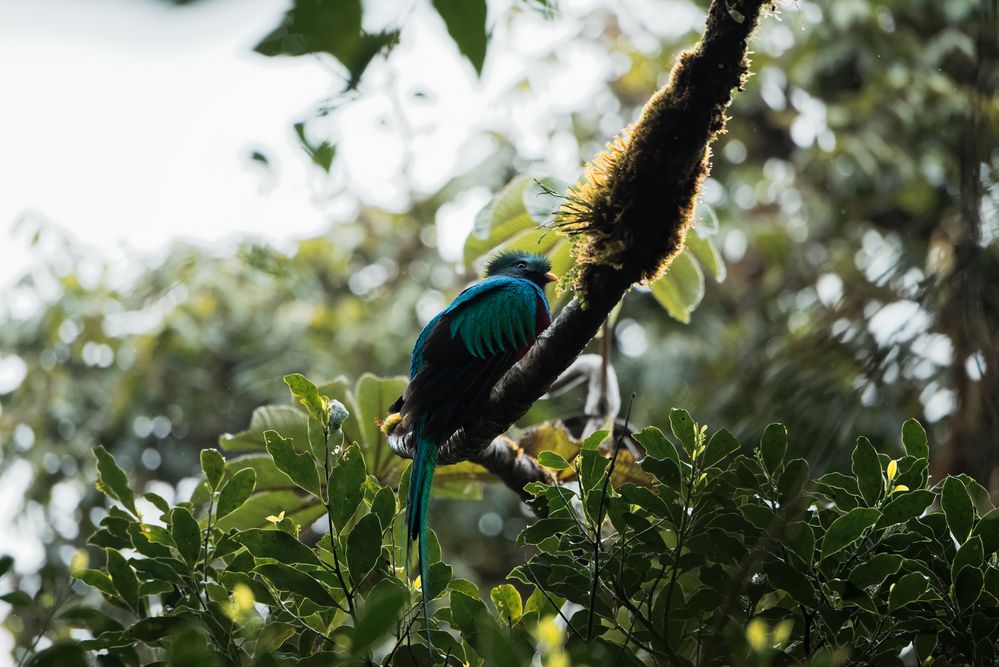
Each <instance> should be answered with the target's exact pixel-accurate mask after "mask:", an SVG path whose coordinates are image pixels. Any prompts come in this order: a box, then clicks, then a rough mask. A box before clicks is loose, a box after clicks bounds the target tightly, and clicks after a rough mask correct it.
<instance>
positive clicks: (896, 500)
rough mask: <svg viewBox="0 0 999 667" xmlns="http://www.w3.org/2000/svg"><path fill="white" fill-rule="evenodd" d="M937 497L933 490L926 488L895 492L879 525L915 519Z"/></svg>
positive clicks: (883, 526) (884, 525)
mask: <svg viewBox="0 0 999 667" xmlns="http://www.w3.org/2000/svg"><path fill="white" fill-rule="evenodd" d="M935 497H936V496H935V495H934V494H933V492H932V491H927V490H926V489H916V490H915V491H900V492H896V493H893V494H892V495H891V501H890V502H889V503H888V504H887V505H885V506H884V508H883V509H882V514H881V518H880V519H879V520H878V526H877V527H878V528H888V527H889V526H894V525H896V524H900V523H905V522H906V521H908V520H909V519H915V518H916V517H918V516H920V515H921V514H922V513H923V512H924V511H925V510H926V508H927V507H929V506H930V503H932V502H933V499H934V498H935Z"/></svg>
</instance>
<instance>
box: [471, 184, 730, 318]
mask: <svg viewBox="0 0 999 667" xmlns="http://www.w3.org/2000/svg"><path fill="white" fill-rule="evenodd" d="M567 195H568V187H567V186H566V185H565V184H564V183H559V182H558V181H556V180H554V179H551V178H542V179H537V178H531V177H528V176H520V177H517V178H515V179H513V180H512V181H510V183H508V184H507V185H506V186H505V187H504V188H503V189H502V190H500V192H499V193H497V194H496V196H495V197H494V198H493V199H492V200H491V201H490V202H489V203H488V204H487V205H486V206H485V207H484V208H483V209H482V210H481V211H480V212H479V214H478V215H477V216H476V217H475V225H474V226H473V228H472V233H471V234H469V235H468V239H467V240H466V241H465V248H464V260H465V263H466V264H468V265H478V264H481V263H483V262H484V261H485V259H486V258H487V257H489V256H490V255H492V254H493V253H494V252H496V251H499V250H526V251H530V252H535V253H539V254H542V255H545V256H547V257H548V258H549V260H550V261H551V263H552V271H553V272H554V273H555V275H557V276H560V278H561V280H560V282H559V285H560V287H561V288H563V289H565V288H567V286H568V285H570V284H571V283H572V276H573V274H574V272H575V271H576V266H575V261H574V259H573V257H572V253H571V252H570V250H571V242H570V240H569V239H568V238H566V237H565V236H564V235H562V234H561V233H560V232H558V231H556V229H555V227H553V226H552V223H553V221H554V215H555V212H556V210H557V209H558V206H559V204H560V203H561V202H562V200H563V198H564V197H566V196H567ZM701 208H702V210H703V215H702V219H701V220H700V222H699V224H698V225H697V226H696V227H694V230H693V231H692V232H691V233H689V234H687V243H686V249H685V250H684V251H683V252H682V253H681V254H680V255H679V256H677V257H676V258H675V260H674V262H673V264H672V265H671V266H670V268H669V270H668V271H667V272H666V273H665V274H663V275H662V276H660V277H659V278H657V279H656V280H655V281H654V282H652V284H651V285H649V286H648V288H649V289H651V291H652V295H653V296H654V297H655V298H656V301H657V302H658V303H659V304H660V305H661V306H662V307H663V308H664V309H665V310H666V312H667V313H668V314H669V315H670V317H672V318H673V319H675V320H678V321H680V322H683V323H684V324H688V323H689V322H690V314H691V313H692V312H693V310H694V309H695V308H697V305H698V304H699V303H700V302H701V299H702V298H703V297H704V270H705V269H707V270H708V271H709V272H710V273H711V275H712V276H713V277H714V279H715V280H717V281H718V282H721V281H722V280H724V279H725V261H724V260H723V259H722V256H721V253H720V252H719V251H718V248H717V247H716V246H715V244H714V241H713V240H712V237H713V236H714V235H715V234H717V233H718V219H717V218H716V217H715V214H714V211H712V210H711V208H710V207H709V206H707V205H702V207H701Z"/></svg>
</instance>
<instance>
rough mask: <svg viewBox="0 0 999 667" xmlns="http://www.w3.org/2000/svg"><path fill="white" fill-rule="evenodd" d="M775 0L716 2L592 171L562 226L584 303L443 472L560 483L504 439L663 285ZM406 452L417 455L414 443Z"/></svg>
mask: <svg viewBox="0 0 999 667" xmlns="http://www.w3.org/2000/svg"><path fill="white" fill-rule="evenodd" d="M771 6H772V2H771V1H770V0H767V1H763V0H742V1H741V2H739V1H738V0H713V2H712V3H711V6H710V8H709V9H708V16H707V22H706V25H705V30H704V35H703V36H702V37H701V39H700V41H699V42H698V43H697V44H696V45H695V46H694V47H693V48H692V49H689V50H688V51H685V52H683V53H682V54H681V55H680V56H679V58H678V59H677V62H676V64H675V66H674V67H673V71H672V73H671V75H670V78H669V81H668V82H667V83H666V85H665V86H664V87H663V88H662V89H660V90H659V91H658V92H657V93H656V94H655V95H653V96H652V98H651V99H650V100H649V102H648V103H647V104H646V105H645V109H644V110H643V112H642V115H641V117H640V118H639V120H638V121H637V122H636V123H635V124H634V125H632V126H631V127H630V128H628V129H626V130H625V131H624V132H623V133H622V135H621V136H620V137H618V138H616V139H615V140H614V141H612V142H611V143H610V144H608V148H607V150H606V151H605V152H603V153H601V154H600V155H599V156H597V157H596V158H595V159H594V161H593V162H592V163H591V164H590V165H589V166H588V167H587V171H586V175H585V177H584V178H583V180H582V181H581V182H580V183H579V184H578V185H577V186H576V187H574V188H573V189H572V191H571V193H570V196H569V198H568V199H567V201H566V203H565V205H564V206H563V207H562V209H561V210H560V211H559V214H558V216H557V218H556V220H557V223H558V224H560V225H561V227H562V229H563V231H564V232H565V233H567V234H569V235H570V236H571V237H572V238H573V254H574V257H575V260H576V267H577V272H576V274H575V276H574V277H573V282H574V286H575V291H576V298H575V299H573V300H572V301H571V302H570V303H569V304H568V305H567V306H566V307H565V308H564V309H563V310H562V312H561V313H560V314H559V316H558V317H557V318H556V319H555V321H554V322H553V323H552V325H551V326H550V327H549V328H548V329H547V330H546V331H545V332H544V333H542V334H541V336H540V337H539V338H538V341H537V343H536V344H535V345H534V346H533V347H532V348H531V349H530V350H529V351H528V353H527V354H526V355H525V356H524V358H523V359H521V360H520V361H519V362H518V363H517V364H516V365H515V366H514V367H513V368H511V369H510V370H509V371H508V372H507V373H506V374H505V375H504V376H503V377H502V378H501V379H500V381H499V382H497V383H496V386H495V387H494V388H493V390H492V393H491V394H490V397H489V404H488V407H487V408H486V409H485V410H484V411H483V413H482V414H483V416H482V417H480V418H478V419H476V420H474V421H472V422H470V423H468V424H466V425H465V427H464V428H462V429H461V430H459V431H458V432H456V433H455V434H454V435H452V436H451V437H450V438H449V439H448V440H447V442H446V443H444V444H443V445H442V446H441V447H440V448H439V450H438V454H437V461H438V464H440V465H446V464H449V463H457V462H459V461H466V460H470V461H475V462H477V463H480V464H482V465H483V466H485V467H486V468H487V469H489V470H490V471H491V472H493V473H495V474H496V475H497V476H498V477H500V478H501V479H502V480H503V481H504V482H505V483H506V484H507V485H508V486H510V487H511V488H513V489H514V490H517V491H518V492H520V493H523V487H524V485H526V484H528V483H530V482H532V481H550V480H549V479H548V477H547V474H546V473H545V471H544V469H543V468H540V467H539V466H538V465H537V462H536V461H534V459H532V458H530V457H529V456H526V455H523V454H522V453H521V452H519V451H517V450H516V449H514V448H511V447H510V446H509V445H508V444H505V441H504V440H502V439H499V438H498V436H499V435H500V434H502V433H503V432H505V431H506V430H507V429H508V428H509V427H510V426H511V425H512V424H513V423H514V422H515V421H516V420H517V419H519V418H520V417H521V416H523V414H524V413H526V412H527V411H528V409H530V407H531V405H533V404H534V402H535V401H536V400H537V399H538V398H539V397H540V396H541V395H542V394H544V393H545V392H546V391H547V390H548V388H549V387H550V386H551V384H552V382H554V381H555V379H556V378H557V377H558V376H559V374H560V373H562V371H564V370H565V369H566V368H568V367H569V365H570V364H571V363H572V361H573V360H574V359H575V358H576V356H577V355H579V353H580V352H582V351H583V349H584V348H585V347H586V345H587V343H589V342H590V340H591V339H592V338H593V337H594V336H595V335H596V333H597V332H598V330H599V329H600V326H601V325H602V324H603V322H604V319H605V318H606V317H607V315H608V313H610V311H611V310H612V309H613V308H614V306H615V305H617V303H618V301H620V300H621V298H622V297H623V296H624V294H625V292H627V291H628V289H630V288H631V286H632V285H633V284H635V283H637V282H640V281H643V280H651V279H653V278H655V277H657V276H659V275H660V274H661V273H662V272H663V271H665V270H666V268H667V267H668V266H669V264H670V262H671V261H672V259H673V258H674V257H676V255H677V254H679V253H680V252H681V251H682V250H683V244H684V237H685V235H686V233H687V230H688V228H689V227H690V226H691V224H692V222H693V220H692V218H693V211H694V207H695V204H696V201H697V197H698V194H699V192H700V186H701V182H702V181H703V180H704V178H705V176H707V174H708V172H709V169H710V162H709V158H710V155H711V153H710V144H711V142H712V141H713V140H714V139H715V138H716V137H717V136H718V135H719V134H720V133H722V132H724V131H725V123H726V120H727V117H726V110H727V108H728V106H729V104H730V103H731V101H732V96H733V94H734V91H736V90H741V89H742V87H743V85H744V84H745V82H746V80H747V78H748V76H749V49H748V41H749V38H750V36H751V35H752V33H753V31H754V30H755V29H756V26H757V24H758V23H759V20H760V17H761V16H762V15H763V13H764V11H765V10H768V9H770V8H771ZM396 451H397V453H399V454H400V455H402V456H407V455H411V452H410V451H409V448H408V443H398V444H397V445H396Z"/></svg>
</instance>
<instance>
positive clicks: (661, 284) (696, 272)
mask: <svg viewBox="0 0 999 667" xmlns="http://www.w3.org/2000/svg"><path fill="white" fill-rule="evenodd" d="M652 296H653V297H655V299H656V301H658V302H659V304H660V305H661V306H662V307H663V308H665V309H666V312H667V313H669V316H670V317H672V318H673V319H675V320H677V321H678V322H682V323H684V324H689V323H690V314H691V313H692V312H694V309H695V308H697V306H698V304H700V303H701V299H703V298H704V272H703V271H701V267H700V265H699V264H698V263H697V262H696V261H694V259H693V257H691V253H689V252H682V253H680V254H679V255H677V256H676V257H674V258H673V262H672V263H671V264H670V265H669V269H667V271H666V273H665V274H664V275H663V276H662V277H661V278H659V279H658V280H656V281H655V282H654V283H652Z"/></svg>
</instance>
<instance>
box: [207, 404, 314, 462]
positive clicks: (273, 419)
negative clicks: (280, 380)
mask: <svg viewBox="0 0 999 667" xmlns="http://www.w3.org/2000/svg"><path fill="white" fill-rule="evenodd" d="M265 431H277V432H278V433H280V434H281V436H282V437H284V438H288V439H290V440H292V441H293V442H294V443H295V449H297V450H299V451H305V450H307V449H308V447H309V420H308V418H307V417H306V415H305V414H304V413H303V412H302V411H301V410H298V409H297V408H295V407H293V406H291V405H264V406H261V407H259V408H257V409H256V410H254V411H253V416H252V417H251V418H250V428H248V429H246V430H245V431H242V432H241V433H237V434H235V435H232V434H230V433H225V434H223V435H221V436H220V437H219V447H221V448H222V449H225V450H227V451H246V452H253V451H260V452H262V451H264V449H265V447H266V442H265V440H264V432H265Z"/></svg>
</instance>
